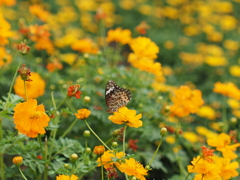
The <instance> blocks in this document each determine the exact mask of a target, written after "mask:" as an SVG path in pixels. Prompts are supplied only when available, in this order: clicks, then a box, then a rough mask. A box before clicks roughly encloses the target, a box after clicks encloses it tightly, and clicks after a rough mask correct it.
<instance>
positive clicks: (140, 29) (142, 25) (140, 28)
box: [135, 21, 150, 35]
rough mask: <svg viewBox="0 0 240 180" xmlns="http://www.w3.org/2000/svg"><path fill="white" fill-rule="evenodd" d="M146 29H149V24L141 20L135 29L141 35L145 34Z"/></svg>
mask: <svg viewBox="0 0 240 180" xmlns="http://www.w3.org/2000/svg"><path fill="white" fill-rule="evenodd" d="M147 29H150V26H149V25H148V24H147V22H146V21H142V22H141V23H140V24H139V25H138V26H137V27H136V28H135V30H136V31H137V32H138V33H139V34H141V35H145V34H147Z"/></svg>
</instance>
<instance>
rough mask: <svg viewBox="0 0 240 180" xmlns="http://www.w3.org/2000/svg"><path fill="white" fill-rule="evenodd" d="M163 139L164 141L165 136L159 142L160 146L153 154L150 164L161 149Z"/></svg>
mask: <svg viewBox="0 0 240 180" xmlns="http://www.w3.org/2000/svg"><path fill="white" fill-rule="evenodd" d="M162 141H163V137H162V139H161V140H160V142H159V144H158V147H157V149H156V151H155V153H154V155H153V156H152V159H151V160H150V162H149V163H148V165H149V166H151V164H152V162H153V160H154V158H155V157H156V155H157V153H158V150H159V148H160V146H161V145H162Z"/></svg>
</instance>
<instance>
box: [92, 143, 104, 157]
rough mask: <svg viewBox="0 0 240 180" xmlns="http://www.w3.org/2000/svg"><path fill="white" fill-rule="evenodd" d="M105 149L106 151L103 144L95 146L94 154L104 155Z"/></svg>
mask: <svg viewBox="0 0 240 180" xmlns="http://www.w3.org/2000/svg"><path fill="white" fill-rule="evenodd" d="M104 151H105V147H104V146H103V145H100V146H95V147H94V150H93V152H94V154H96V155H102V154H103V153H104Z"/></svg>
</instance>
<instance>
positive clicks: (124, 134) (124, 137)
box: [123, 125, 127, 154]
mask: <svg viewBox="0 0 240 180" xmlns="http://www.w3.org/2000/svg"><path fill="white" fill-rule="evenodd" d="M126 129H127V125H125V126H124V129H123V153H124V154H125V139H126Z"/></svg>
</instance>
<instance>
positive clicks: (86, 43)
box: [71, 39, 98, 54]
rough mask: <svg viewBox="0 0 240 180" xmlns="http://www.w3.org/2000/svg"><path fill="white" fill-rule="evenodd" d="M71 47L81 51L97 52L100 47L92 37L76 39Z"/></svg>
mask: <svg viewBox="0 0 240 180" xmlns="http://www.w3.org/2000/svg"><path fill="white" fill-rule="evenodd" d="M71 48H72V49H73V50H75V51H79V52H81V53H89V54H97V52H98V47H97V44H95V43H94V42H93V41H92V40H91V39H80V40H77V41H75V42H74V43H73V44H72V45H71Z"/></svg>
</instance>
